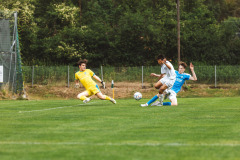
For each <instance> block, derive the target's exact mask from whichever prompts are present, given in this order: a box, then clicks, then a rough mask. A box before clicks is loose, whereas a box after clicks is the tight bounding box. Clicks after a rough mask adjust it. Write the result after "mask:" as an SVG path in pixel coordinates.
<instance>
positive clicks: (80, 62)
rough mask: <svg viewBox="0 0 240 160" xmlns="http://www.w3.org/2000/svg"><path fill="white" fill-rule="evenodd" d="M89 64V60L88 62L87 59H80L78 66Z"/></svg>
mask: <svg viewBox="0 0 240 160" xmlns="http://www.w3.org/2000/svg"><path fill="white" fill-rule="evenodd" d="M87 62H88V60H86V59H80V60H79V61H78V63H77V64H78V65H80V66H81V64H82V63H85V64H87Z"/></svg>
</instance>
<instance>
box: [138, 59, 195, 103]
mask: <svg viewBox="0 0 240 160" xmlns="http://www.w3.org/2000/svg"><path fill="white" fill-rule="evenodd" d="M186 67H187V64H186V63H185V62H180V63H179V65H178V71H175V73H176V80H175V82H174V85H173V87H172V88H171V89H169V90H166V91H165V94H166V96H167V97H168V98H169V100H170V101H171V102H159V101H157V102H155V103H153V102H154V101H156V100H157V99H158V96H157V95H155V96H154V97H153V98H152V99H151V100H150V101H148V102H147V103H146V104H147V105H141V106H142V107H145V106H148V105H150V104H151V103H153V104H152V106H162V105H169V106H171V105H172V106H173V105H174V106H176V105H178V103H177V93H178V92H179V91H180V90H181V87H182V85H183V84H184V82H185V81H186V80H193V81H196V80H197V76H196V74H195V72H194V66H193V64H192V63H190V70H191V72H192V76H191V75H190V74H187V73H184V72H185V69H186Z"/></svg>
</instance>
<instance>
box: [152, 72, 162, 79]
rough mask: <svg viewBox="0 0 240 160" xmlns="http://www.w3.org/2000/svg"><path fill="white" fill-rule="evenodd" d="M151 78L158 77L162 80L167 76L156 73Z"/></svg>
mask: <svg viewBox="0 0 240 160" xmlns="http://www.w3.org/2000/svg"><path fill="white" fill-rule="evenodd" d="M150 76H152V77H158V79H161V78H163V77H164V76H165V74H156V73H151V75H150Z"/></svg>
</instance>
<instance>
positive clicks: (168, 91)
mask: <svg viewBox="0 0 240 160" xmlns="http://www.w3.org/2000/svg"><path fill="white" fill-rule="evenodd" d="M165 92H166V95H168V96H167V97H166V98H168V99H169V100H170V101H171V99H173V98H177V93H176V92H174V91H173V90H171V89H168V90H166V91H165Z"/></svg>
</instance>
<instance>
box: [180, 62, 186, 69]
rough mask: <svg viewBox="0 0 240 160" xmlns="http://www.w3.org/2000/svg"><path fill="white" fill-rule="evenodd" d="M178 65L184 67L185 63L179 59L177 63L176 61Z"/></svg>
mask: <svg viewBox="0 0 240 160" xmlns="http://www.w3.org/2000/svg"><path fill="white" fill-rule="evenodd" d="M179 66H183V67H184V68H187V64H186V63H185V62H182V61H180V62H179V63H178V67H179Z"/></svg>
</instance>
